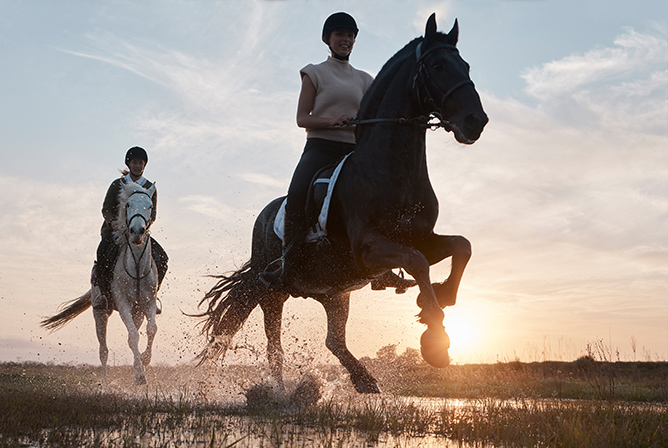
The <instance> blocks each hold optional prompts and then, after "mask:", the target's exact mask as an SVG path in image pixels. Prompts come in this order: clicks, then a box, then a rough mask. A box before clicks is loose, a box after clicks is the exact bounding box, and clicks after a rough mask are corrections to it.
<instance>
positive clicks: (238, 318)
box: [191, 261, 263, 365]
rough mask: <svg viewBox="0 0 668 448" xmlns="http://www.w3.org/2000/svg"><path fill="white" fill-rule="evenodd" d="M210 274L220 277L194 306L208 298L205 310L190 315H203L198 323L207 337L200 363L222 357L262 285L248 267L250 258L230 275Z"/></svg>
mask: <svg viewBox="0 0 668 448" xmlns="http://www.w3.org/2000/svg"><path fill="white" fill-rule="evenodd" d="M211 277H214V278H218V279H220V280H219V281H218V283H217V284H216V285H215V286H214V287H213V288H211V290H210V291H209V292H208V293H206V295H205V296H204V298H203V299H202V300H201V301H200V303H199V305H198V307H200V306H202V304H204V302H206V301H208V305H207V309H206V311H204V312H203V313H200V314H194V315H191V316H193V317H202V318H204V319H203V320H202V322H201V324H202V334H204V335H205V336H206V338H207V340H208V343H207V346H206V347H205V348H204V350H202V352H201V353H200V354H199V355H197V358H196V359H198V360H199V364H200V365H201V364H203V363H204V362H206V361H207V360H215V359H222V358H224V357H225V353H226V352H227V349H228V348H229V346H230V342H231V341H232V337H233V336H234V335H235V334H236V333H237V332H238V331H239V330H240V329H241V327H242V326H243V324H244V322H246V319H248V316H249V315H250V313H251V312H252V311H253V310H254V309H255V307H256V306H258V304H259V303H260V293H261V292H260V288H261V287H262V286H263V285H262V283H260V281H259V279H258V278H257V273H255V272H254V271H252V270H251V263H250V261H249V262H247V263H246V264H244V265H243V266H242V267H241V268H240V269H239V270H237V271H236V272H233V273H232V274H230V275H213V276H211Z"/></svg>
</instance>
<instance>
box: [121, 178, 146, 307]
mask: <svg viewBox="0 0 668 448" xmlns="http://www.w3.org/2000/svg"><path fill="white" fill-rule="evenodd" d="M135 194H144V195H146V196H148V197H149V199H150V198H151V195H150V194H148V193H146V192H144V191H134V192H133V193H132V194H130V196H128V200H129V199H130V197H131V196H132V195H135ZM136 217H140V218H141V219H143V220H144V222H145V223H146V233H145V235H144V236H145V238H146V241H145V243H144V247H143V248H142V251H141V254H140V255H139V259H137V257H135V253H134V251H133V250H132V247H131V243H130V237H129V235H128V230H127V228H129V227H130V223H131V222H132V220H133V219H135V218H136ZM126 227H127V228H126V230H125V232H124V233H125V241H126V243H127V247H128V250H129V251H130V254H131V255H132V259H133V261H134V262H135V267H136V275H134V274H133V273H131V272H130V270H128V266H127V258H125V257H124V258H123V269H124V270H125V273H126V274H127V275H128V276H129V277H130V278H132V279H133V280H135V281H136V286H137V296H136V300H135V302H137V303H138V302H139V295H140V292H141V281H142V280H143V279H145V278H146V277H148V276H149V274H150V273H151V271H152V270H153V263H151V264H150V267H149V269H148V271H147V272H146V273H145V274H144V275H142V274H141V272H140V263H141V261H142V259H143V258H144V255H145V254H146V249H148V246H149V244H151V239H150V235H151V232H150V231H149V230H148V219H147V218H146V217H145V216H144V215H143V214H141V213H135V214H134V215H132V216H131V217H130V218H129V219H126Z"/></svg>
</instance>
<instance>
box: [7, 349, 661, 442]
mask: <svg viewBox="0 0 668 448" xmlns="http://www.w3.org/2000/svg"><path fill="white" fill-rule="evenodd" d="M366 361H367V363H369V367H370V368H371V369H372V370H374V371H376V370H377V371H378V372H374V373H375V374H376V375H377V377H378V378H379V380H380V382H381V384H382V386H383V387H384V390H385V391H386V392H389V393H385V394H383V395H381V396H380V397H377V396H371V397H370V396H361V395H357V394H354V393H350V391H349V390H348V389H347V388H346V387H343V388H341V387H338V386H336V387H334V388H333V389H334V390H335V391H336V393H334V394H332V393H329V394H325V395H324V396H323V397H322V398H321V399H320V400H319V401H318V400H317V398H318V396H314V395H313V393H312V392H313V390H314V388H313V387H312V388H310V389H309V388H307V389H305V390H306V392H307V393H306V394H305V395H304V393H303V392H304V389H302V397H303V396H308V397H310V398H309V399H306V400H303V399H302V400H295V399H294V398H295V396H297V395H298V394H297V393H296V391H295V393H293V394H291V395H290V396H287V395H286V396H283V395H280V394H275V393H273V392H272V391H271V389H269V388H265V387H262V386H256V387H250V386H248V387H246V386H244V387H243V388H242V389H245V394H246V395H245V397H244V396H241V397H239V399H238V400H227V399H220V397H221V395H220V393H222V392H221V391H218V390H217V389H225V388H227V387H232V386H230V385H226V384H216V380H215V378H214V377H207V374H206V373H203V372H202V371H201V370H191V369H189V368H186V367H154V368H150V369H149V375H150V379H151V380H152V381H151V384H150V385H149V386H148V387H146V386H145V387H134V386H132V385H131V384H129V382H130V381H131V378H132V371H131V368H129V367H117V368H114V369H112V371H111V375H110V376H111V378H112V384H110V386H109V387H107V388H104V387H101V386H99V376H98V375H99V368H97V367H90V366H53V365H44V364H32V363H22V364H15V363H10V364H0V447H10V446H11V447H13V446H63V447H64V446H100V447H116V446H118V447H125V446H142V447H162V446H165V447H166V446H215V447H220V446H223V447H227V446H238V447H246V446H248V447H251V446H267V447H271V446H285V447H301V446H323V447H325V446H327V447H329V446H340V447H352V446H402V447H413V446H422V447H425V446H448V445H447V444H446V443H448V442H450V443H453V445H452V446H464V447H466V446H476V447H485V446H505V447H525V446H527V447H528V446H531V447H533V446H545V447H560V446H578V447H615V446H634V447H660V446H668V412H667V411H668V408H667V405H666V402H667V400H666V398H665V387H666V378H665V373H666V371H668V366H667V365H666V364H665V363H649V364H647V365H645V363H642V364H636V363H630V364H619V363H612V364H610V365H606V366H605V369H608V370H601V368H602V366H599V365H595V368H594V370H592V368H591V366H590V367H586V368H584V370H582V369H583V366H582V365H578V364H576V363H556V364H553V363H540V364H521V363H509V364H495V365H474V366H467V365H464V366H451V367H450V368H448V369H444V370H436V369H431V368H428V367H426V366H424V365H422V364H421V363H406V362H404V361H405V360H404V361H402V360H401V359H394V360H391V359H382V360H381V359H375V360H366ZM388 361H393V362H392V364H391V365H392V366H393V367H394V369H393V372H392V374H390V373H389V371H390V369H388V368H387V365H385V366H384V367H383V364H384V363H387V362H388ZM402 362H403V364H402ZM578 362H579V363H580V364H582V363H584V362H588V361H578ZM650 364H652V365H650ZM224 371H225V374H226V375H231V376H232V377H234V378H242V379H244V380H248V382H247V383H243V384H245V385H250V384H252V383H256V382H259V381H260V378H261V377H262V372H259V371H257V370H255V369H248V368H245V367H230V368H229V369H225V370H224ZM320 374H321V377H322V378H323V380H324V381H325V383H330V384H336V385H338V384H347V383H346V381H347V380H346V378H344V377H342V374H341V372H340V369H338V368H335V367H332V368H330V367H327V368H325V369H323V370H322V371H321V372H320ZM597 375H598V376H597ZM555 377H556V378H557V379H559V381H563V382H564V384H563V385H562V386H561V390H562V392H563V393H564V395H565V391H566V390H567V389H568V390H571V389H572V390H575V391H578V392H576V395H577V394H583V397H581V398H584V399H577V400H563V399H562V400H542V399H540V398H544V397H543V395H544V394H553V393H554V391H555V390H559V387H558V386H557V385H556V384H555V383H554V381H556V380H555ZM611 379H613V380H614V384H613V385H610V383H609V382H610V381H611ZM567 380H568V381H569V384H570V382H572V383H574V385H573V386H569V387H565V384H566V381H567ZM126 381H127V383H126ZM339 382H340V383H339ZM238 384H241V383H237V385H238ZM313 384H314V385H315V386H317V387H320V385H319V384H318V383H317V382H314V383H313ZM546 384H548V386H546ZM597 384H598V385H600V387H599V386H597ZM315 386H314V387H315ZM326 388H327V386H326V385H325V386H323V387H322V389H323V390H324V389H326ZM555 388H556V389H555ZM632 388H638V390H636V391H635V392H631V391H629V392H628V395H627V392H624V393H622V392H623V391H626V389H632ZM293 389H294V388H293ZM330 389H332V388H330ZM598 389H601V390H602V392H597V391H598ZM613 389H614V391H613ZM648 389H649V390H650V391H651V390H653V389H656V390H654V391H653V392H648V391H647V390H648ZM309 391H310V395H309ZM582 391H585V392H582ZM606 391H607V392H606ZM641 391H642V393H641ZM223 392H224V391H223ZM609 392H614V393H613V394H612V395H610V394H609ZM403 393H406V394H410V395H413V396H423V397H428V396H441V397H442V396H449V397H455V396H456V398H469V400H465V401H435V400H431V401H424V402H423V401H420V400H415V399H411V400H407V399H405V398H402V397H401V396H400V395H399V394H403ZM598 393H602V394H608V396H607V397H604V398H602V399H600V398H595V396H596V395H597V394H598ZM216 394H219V395H216ZM591 394H593V396H594V398H593V399H590V398H591V397H589V395H591ZM662 394H663V395H662ZM626 396H629V397H636V396H640V397H645V398H649V397H663V399H658V400H655V399H652V400H649V401H652V402H653V403H645V404H639V403H638V402H637V400H636V399H635V398H633V401H632V402H631V401H626V399H624V398H622V397H626Z"/></svg>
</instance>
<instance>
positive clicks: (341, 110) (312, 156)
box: [260, 12, 414, 289]
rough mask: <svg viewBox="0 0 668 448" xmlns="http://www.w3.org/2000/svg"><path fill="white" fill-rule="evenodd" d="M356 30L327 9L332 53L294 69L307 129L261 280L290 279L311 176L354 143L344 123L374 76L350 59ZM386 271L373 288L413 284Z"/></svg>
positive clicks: (301, 121) (300, 119)
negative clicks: (272, 258)
mask: <svg viewBox="0 0 668 448" xmlns="http://www.w3.org/2000/svg"><path fill="white" fill-rule="evenodd" d="M358 31H359V29H358V28H357V23H356V22H355V19H353V17H352V16H350V15H349V14H347V13H345V12H337V13H334V14H332V15H330V16H329V17H328V18H327V20H325V24H324V25H323V29H322V41H323V42H324V43H325V44H326V45H327V46H328V47H329V51H330V53H331V56H329V57H328V58H327V60H326V61H324V62H322V63H320V64H317V65H313V64H309V65H307V66H306V67H304V68H302V69H301V70H300V71H299V73H300V75H301V79H302V86H301V92H300V94H299V102H298V105H297V126H299V127H302V128H305V129H306V132H307V136H306V145H305V147H304V152H303V154H302V156H301V159H300V160H299V163H298V164H297V168H296V169H295V172H294V174H293V176H292V181H291V182H290V187H289V188H288V199H287V203H286V206H285V223H284V231H283V234H284V237H283V241H284V244H283V257H282V263H281V266H279V268H278V269H276V270H274V271H264V272H262V273H260V280H261V281H262V282H263V283H264V284H265V285H267V286H286V285H289V284H290V283H291V281H292V277H293V274H294V272H293V269H294V267H295V264H296V262H298V255H299V250H298V249H296V250H295V246H298V245H299V244H301V242H302V241H303V240H304V237H305V235H306V230H307V229H306V213H305V207H306V199H307V195H308V191H309V186H310V183H311V180H312V179H313V176H314V175H315V174H316V173H317V172H318V171H319V170H320V169H321V168H323V167H325V166H327V165H330V164H332V163H334V162H336V161H338V160H340V159H341V158H342V157H344V156H345V155H346V154H348V153H350V152H352V151H353V150H354V149H355V128H354V126H346V123H347V122H348V121H350V120H352V119H353V118H354V117H355V116H356V115H357V111H358V109H359V107H360V102H361V101H362V97H363V96H364V93H365V92H366V91H367V89H368V88H369V86H370V85H371V83H372V82H373V77H372V76H371V75H369V74H368V73H366V72H364V71H362V70H358V69H356V68H354V67H353V66H352V65H351V64H350V62H349V59H350V53H351V52H352V50H353V46H354V45H355V39H356V38H357V33H358ZM390 277H391V278H393V279H394V282H392V281H390V282H384V283H383V285H378V284H376V285H374V289H384V287H383V286H394V287H397V286H399V287H402V288H405V287H407V286H412V285H414V282H412V281H408V280H403V279H401V278H399V277H397V276H395V275H393V274H391V273H390Z"/></svg>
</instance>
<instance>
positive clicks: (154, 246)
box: [151, 237, 169, 289]
mask: <svg viewBox="0 0 668 448" xmlns="http://www.w3.org/2000/svg"><path fill="white" fill-rule="evenodd" d="M151 255H152V257H153V260H154V261H155V266H156V267H157V268H158V287H157V289H160V285H162V280H163V279H164V278H165V275H166V274H167V262H168V261H169V257H168V256H167V252H165V249H163V248H162V246H161V245H160V244H159V243H158V242H157V241H156V240H154V239H153V238H152V237H151Z"/></svg>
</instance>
